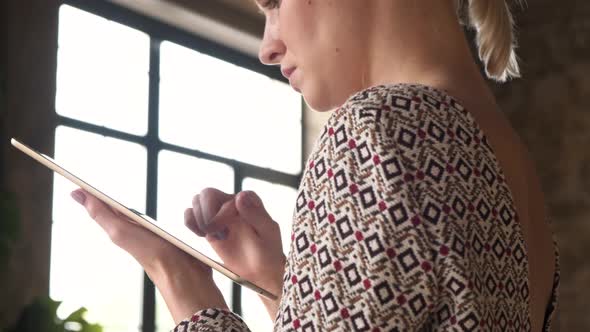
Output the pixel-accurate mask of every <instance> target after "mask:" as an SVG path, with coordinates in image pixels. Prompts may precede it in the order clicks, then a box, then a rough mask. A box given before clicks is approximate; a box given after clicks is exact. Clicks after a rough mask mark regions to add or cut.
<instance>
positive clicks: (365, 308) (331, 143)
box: [175, 84, 559, 331]
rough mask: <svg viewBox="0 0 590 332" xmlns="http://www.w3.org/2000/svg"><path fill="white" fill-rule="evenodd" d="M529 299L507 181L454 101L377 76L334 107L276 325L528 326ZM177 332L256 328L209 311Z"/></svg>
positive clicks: (309, 182) (305, 199)
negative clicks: (378, 81)
mask: <svg viewBox="0 0 590 332" xmlns="http://www.w3.org/2000/svg"><path fill="white" fill-rule="evenodd" d="M556 248H557V247H556ZM558 271H559V270H558V266H557V261H556V274H555V279H554V290H553V296H552V301H551V304H550V305H549V307H548V308H547V311H546V319H545V326H544V330H545V331H549V329H550V326H551V320H552V318H553V316H554V313H555V306H556V303H557V302H556V301H557V288H558V287H557V286H558V284H559V272H558ZM529 300H530V297H529V284H528V260H527V252H526V248H525V243H524V240H523V235H522V231H521V227H520V224H519V222H518V215H517V213H516V210H515V206H514V202H513V198H512V195H511V192H510V189H509V187H508V186H507V184H506V182H505V179H504V174H503V172H502V169H501V167H500V165H499V163H498V161H497V159H496V157H495V155H494V151H493V149H492V147H491V146H490V144H489V142H488V141H487V139H486V136H485V134H484V133H483V132H482V130H481V128H480V127H479V126H478V124H477V123H476V122H475V119H474V118H473V117H472V116H471V115H470V113H469V112H467V111H466V110H465V109H464V107H463V106H461V104H460V103H459V102H458V101H457V100H455V99H454V98H452V97H451V96H449V95H448V94H447V93H445V92H443V91H440V90H436V89H434V88H431V87H426V86H421V85H409V84H397V85H380V86H375V87H372V88H369V89H366V90H363V91H361V92H358V93H356V94H354V95H353V96H351V97H350V98H349V99H348V100H347V102H346V103H345V104H343V106H342V107H341V108H340V109H338V110H337V111H335V112H334V113H333V114H332V116H331V117H330V119H329V120H328V122H327V124H326V125H325V128H324V130H323V133H322V134H321V136H320V137H319V139H318V141H317V142H316V145H315V149H314V151H313V153H312V154H311V155H310V157H309V160H308V164H307V167H306V169H305V173H304V176H303V178H302V182H301V185H300V189H299V196H298V198H297V203H296V208H295V214H294V221H293V230H292V243H291V248H290V253H289V256H288V258H287V266H286V271H285V274H284V286H283V292H282V299H281V303H280V307H279V311H278V314H277V317H276V321H275V331H474V330H478V331H480V330H484V331H530V330H531V323H530V321H529V318H530V317H529ZM175 331H248V328H247V326H246V325H245V324H244V322H243V321H242V320H241V319H240V318H239V317H237V316H236V315H234V314H232V313H230V312H226V311H222V310H217V309H207V310H203V311H200V312H197V313H196V314H195V315H194V316H193V317H192V318H191V319H188V320H186V321H183V322H182V323H181V324H179V325H178V326H177V327H176V329H175Z"/></svg>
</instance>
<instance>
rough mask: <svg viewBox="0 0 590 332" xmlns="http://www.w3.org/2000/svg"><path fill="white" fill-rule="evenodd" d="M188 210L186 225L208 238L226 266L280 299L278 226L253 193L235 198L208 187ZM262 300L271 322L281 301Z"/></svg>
mask: <svg viewBox="0 0 590 332" xmlns="http://www.w3.org/2000/svg"><path fill="white" fill-rule="evenodd" d="M192 205H193V207H192V209H187V210H186V211H185V224H186V226H187V227H188V228H189V229H191V230H192V231H193V232H195V233H196V234H197V235H199V236H205V237H206V238H207V240H208V241H209V243H210V244H211V246H212V247H213V249H214V250H215V251H216V252H217V254H218V255H219V257H220V258H221V259H222V260H223V263H224V264H225V265H226V266H227V267H228V268H229V269H231V270H232V271H234V272H236V273H237V274H239V275H240V276H242V277H243V278H245V279H247V280H249V281H252V282H254V283H255V284H256V285H258V286H260V287H262V288H264V289H266V290H268V291H270V292H271V293H273V294H275V295H277V296H280V295H281V291H282V286H283V274H284V270H285V255H284V254H283V247H282V245H281V232H280V228H279V225H278V224H277V223H276V222H275V221H273V220H272V218H271V217H270V216H269V215H268V213H267V212H266V210H265V209H264V206H263V204H262V201H261V200H260V198H259V197H258V196H257V195H256V194H255V193H254V192H252V191H243V192H240V193H238V194H236V195H229V194H225V193H223V192H221V191H219V190H217V189H212V188H207V189H204V190H203V191H201V193H200V194H198V195H196V196H195V197H194V198H193V202H192ZM261 299H262V300H263V302H264V304H265V306H266V308H267V310H268V312H269V314H270V316H271V318H272V319H274V318H275V316H276V312H277V309H278V304H279V300H277V301H271V300H269V299H266V298H264V297H261Z"/></svg>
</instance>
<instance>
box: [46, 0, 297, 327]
mask: <svg viewBox="0 0 590 332" xmlns="http://www.w3.org/2000/svg"><path fill="white" fill-rule="evenodd" d="M279 77H280V73H278V70H276V69H273V70H272V71H271V70H270V69H268V68H266V67H263V66H262V65H260V64H258V63H257V60H256V59H252V58H250V57H247V56H245V55H242V54H239V53H237V52H235V51H232V50H230V49H227V48H224V47H222V46H219V45H216V44H213V43H211V42H207V41H205V40H203V39H200V38H197V37H195V36H192V35H188V34H187V33H184V32H182V31H179V30H175V29H173V28H170V27H168V26H165V25H161V24H159V23H158V22H155V21H153V20H150V19H148V18H145V17H142V16H140V15H138V14H135V13H132V12H129V11H126V10H124V9H122V8H119V7H117V6H115V5H113V4H109V3H108V2H104V3H102V2H86V1H66V4H64V5H62V6H61V7H60V14H59V37H58V68H57V93H56V112H57V114H58V126H57V128H56V131H55V157H56V159H57V160H59V161H60V162H63V163H64V164H65V165H66V166H67V167H68V168H71V169H72V170H73V171H75V172H77V173H79V174H80V175H81V176H83V177H84V178H85V179H88V181H90V182H91V183H93V184H96V185H97V186H98V187H99V189H102V190H104V191H105V192H107V193H108V194H109V195H112V196H114V198H116V199H119V200H121V201H122V202H125V204H127V205H129V206H132V207H134V208H135V209H137V210H138V211H142V212H145V213H147V214H148V215H151V216H152V217H156V219H158V220H159V221H161V222H166V223H167V224H168V225H170V227H171V229H173V231H174V232H176V233H175V234H177V235H178V236H179V237H181V238H182V239H183V240H185V241H187V242H189V243H190V244H191V245H193V246H195V247H197V248H199V249H201V250H203V251H205V252H207V253H209V254H212V251H211V250H210V248H208V246H207V245H206V244H203V240H202V239H199V238H197V237H196V236H195V235H192V233H190V232H189V231H188V230H187V229H186V228H185V227H184V225H183V212H184V209H185V208H187V207H190V203H191V199H192V197H193V195H195V194H196V193H198V192H200V191H201V190H202V189H203V188H205V187H216V188H218V189H221V190H223V191H225V192H228V193H233V192H237V191H240V190H245V189H251V190H255V191H256V192H257V193H258V194H259V195H260V196H261V197H262V199H263V201H264V202H265V205H266V207H267V209H268V210H269V213H270V214H271V216H272V217H273V218H274V219H275V220H277V221H278V222H279V223H280V224H281V232H282V237H283V239H284V249H285V252H286V251H287V248H288V246H289V239H290V227H291V225H290V223H291V217H292V212H293V207H294V203H295V196H296V187H297V186H298V182H299V178H300V176H301V170H302V167H301V166H302V160H301V158H302V157H301V156H302V153H301V149H302V144H301V142H302V127H301V126H302V119H301V116H302V112H301V109H302V101H301V98H300V97H299V95H298V94H296V93H295V92H293V91H292V90H291V88H290V87H289V86H288V85H287V84H285V82H284V81H281V80H280V79H279ZM74 189H75V187H74V185H72V184H70V183H69V182H68V181H66V180H64V179H62V178H61V177H55V179H54V201H53V211H54V213H53V228H52V229H53V230H52V245H51V252H52V254H51V275H50V295H51V296H52V297H53V298H54V299H57V300H61V301H63V303H64V304H63V306H62V307H61V308H60V314H62V315H64V314H66V313H69V312H71V310H72V309H74V308H77V307H80V306H85V307H87V308H88V314H87V318H88V319H89V320H90V321H94V322H98V323H100V324H101V325H103V326H104V327H105V332H115V331H125V332H126V331H169V330H170V328H172V327H173V325H174V323H173V322H172V319H171V317H170V314H169V313H168V310H167V308H166V306H165V304H164V302H163V301H162V298H161V296H160V295H159V294H158V293H157V292H156V291H155V290H154V288H153V285H151V283H150V282H149V280H147V279H146V277H145V275H144V274H143V272H142V270H141V267H140V266H139V265H138V264H137V263H136V262H135V261H134V260H133V259H132V258H131V257H130V256H129V255H128V254H126V253H124V252H123V251H122V250H121V249H119V248H117V247H115V246H114V245H113V244H112V243H110V241H109V239H108V237H107V236H106V234H105V233H104V232H103V231H102V230H101V229H100V228H99V226H97V225H96V223H94V222H93V221H92V220H89V218H88V216H87V215H86V213H85V211H84V210H82V209H80V208H79V207H78V206H76V205H75V204H74V203H72V201H71V199H70V198H69V192H70V191H71V190H74ZM215 280H216V283H217V284H218V286H219V287H220V289H221V290H222V292H223V294H224V296H225V298H226V301H227V303H228V305H230V306H231V307H232V308H233V310H234V311H237V312H238V313H242V314H243V317H244V319H245V320H246V321H247V322H248V323H249V325H250V326H251V328H252V330H253V331H261V330H267V331H268V330H270V329H271V326H272V324H271V321H270V319H269V318H268V315H267V314H266V311H265V310H264V307H263V305H262V303H260V302H259V301H258V299H257V296H256V295H255V294H254V293H252V292H251V291H249V290H244V291H243V292H242V289H241V288H240V287H239V286H237V285H235V284H233V283H231V282H230V281H229V280H228V279H227V278H225V277H223V276H221V275H217V274H215ZM242 309H243V310H242Z"/></svg>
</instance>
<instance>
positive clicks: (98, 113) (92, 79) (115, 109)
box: [55, 5, 149, 135]
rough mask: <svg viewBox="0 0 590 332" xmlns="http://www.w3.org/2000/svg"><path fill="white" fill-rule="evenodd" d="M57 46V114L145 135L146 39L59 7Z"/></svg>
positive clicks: (128, 29)
mask: <svg viewBox="0 0 590 332" xmlns="http://www.w3.org/2000/svg"><path fill="white" fill-rule="evenodd" d="M58 44H59V48H58V56H57V92H56V99H55V106H56V111H57V113H58V114H60V115H63V116H67V117H71V118H74V119H78V120H81V121H85V122H90V123H93V124H97V125H101V126H105V127H109V128H113V129H117V130H121V131H125V132H129V133H132V134H137V135H143V134H145V133H146V131H147V109H148V84H149V80H148V70H149V37H148V36H147V35H146V34H144V33H142V32H140V31H137V30H135V29H132V28H129V27H126V26H124V25H121V24H119V23H115V22H113V21H109V20H107V19H104V18H102V17H99V16H96V15H93V14H90V13H88V12H85V11H82V10H79V9H76V8H74V7H71V6H67V5H62V6H61V7H60V10H59V37H58Z"/></svg>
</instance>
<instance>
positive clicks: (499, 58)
mask: <svg viewBox="0 0 590 332" xmlns="http://www.w3.org/2000/svg"><path fill="white" fill-rule="evenodd" d="M455 1H456V6H457V12H458V14H459V17H460V19H461V21H462V23H463V24H467V25H468V26H471V27H473V28H474V29H475V31H476V45H477V49H478V53H479V58H480V60H481V61H482V63H483V65H484V67H485V72H486V74H487V76H488V77H489V78H491V79H494V80H496V81H500V82H505V81H507V80H509V79H511V78H517V77H520V69H519V66H518V58H517V56H516V52H515V49H516V46H517V44H516V36H515V32H514V20H513V17H512V13H511V12H510V7H509V6H508V4H507V3H506V1H505V0H455Z"/></svg>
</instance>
